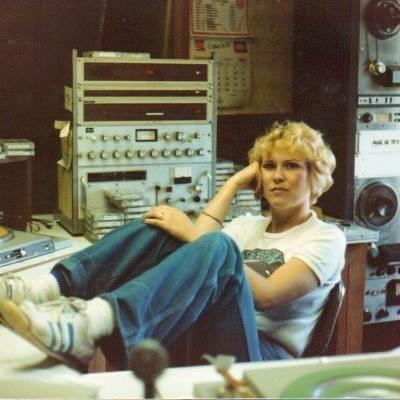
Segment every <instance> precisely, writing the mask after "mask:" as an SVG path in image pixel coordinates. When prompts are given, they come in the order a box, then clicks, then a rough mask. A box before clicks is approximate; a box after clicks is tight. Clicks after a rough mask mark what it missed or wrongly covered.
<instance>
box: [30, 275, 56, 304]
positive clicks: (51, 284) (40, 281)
mask: <svg viewBox="0 0 400 400" xmlns="http://www.w3.org/2000/svg"><path fill="white" fill-rule="evenodd" d="M25 287H26V288H27V289H28V296H27V297H28V299H30V300H31V301H33V302H34V303H43V302H44V301H49V300H55V299H57V298H58V297H60V296H61V291H60V287H59V286H58V282H57V280H56V278H55V277H54V276H53V275H52V274H46V275H43V276H40V277H39V278H35V279H31V280H26V281H25Z"/></svg>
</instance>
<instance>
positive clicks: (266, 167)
mask: <svg viewBox="0 0 400 400" xmlns="http://www.w3.org/2000/svg"><path fill="white" fill-rule="evenodd" d="M263 168H264V169H268V170H270V169H274V168H275V164H274V163H264V164H263Z"/></svg>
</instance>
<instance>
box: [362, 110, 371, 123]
mask: <svg viewBox="0 0 400 400" xmlns="http://www.w3.org/2000/svg"><path fill="white" fill-rule="evenodd" d="M373 119H374V116H373V115H372V114H371V113H369V112H366V113H364V114H362V115H361V117H360V120H361V121H362V122H364V123H365V124H368V123H369V122H371V121H372V120H373Z"/></svg>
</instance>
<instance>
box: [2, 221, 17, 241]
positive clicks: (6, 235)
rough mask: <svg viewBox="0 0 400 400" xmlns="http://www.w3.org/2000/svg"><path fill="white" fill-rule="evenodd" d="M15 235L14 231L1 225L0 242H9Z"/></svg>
mask: <svg viewBox="0 0 400 400" xmlns="http://www.w3.org/2000/svg"><path fill="white" fill-rule="evenodd" d="M14 237H15V235H14V232H13V231H12V230H11V229H8V228H6V227H5V226H1V225H0V243H2V242H7V241H8V240H11V239H13V238H14Z"/></svg>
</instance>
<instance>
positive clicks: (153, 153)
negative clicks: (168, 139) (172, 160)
mask: <svg viewBox="0 0 400 400" xmlns="http://www.w3.org/2000/svg"><path fill="white" fill-rule="evenodd" d="M160 155H161V156H162V157H165V158H168V157H171V156H172V157H182V156H186V157H194V156H204V149H196V150H194V149H185V150H181V149H175V150H168V149H164V150H161V151H159V150H156V149H153V150H149V151H148V152H147V151H146V150H138V151H137V152H136V156H137V157H138V158H146V157H147V156H150V157H151V158H157V157H159V156H160ZM124 156H125V158H127V159H133V158H134V157H135V152H134V151H132V150H127V151H125V152H122V151H119V150H114V151H113V152H111V153H110V152H108V151H101V152H100V153H97V152H95V151H89V153H87V158H88V159H89V160H96V159H98V158H100V159H102V160H107V159H108V158H110V157H112V158H114V159H116V160H118V159H120V158H122V157H124ZM80 157H82V154H80Z"/></svg>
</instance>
